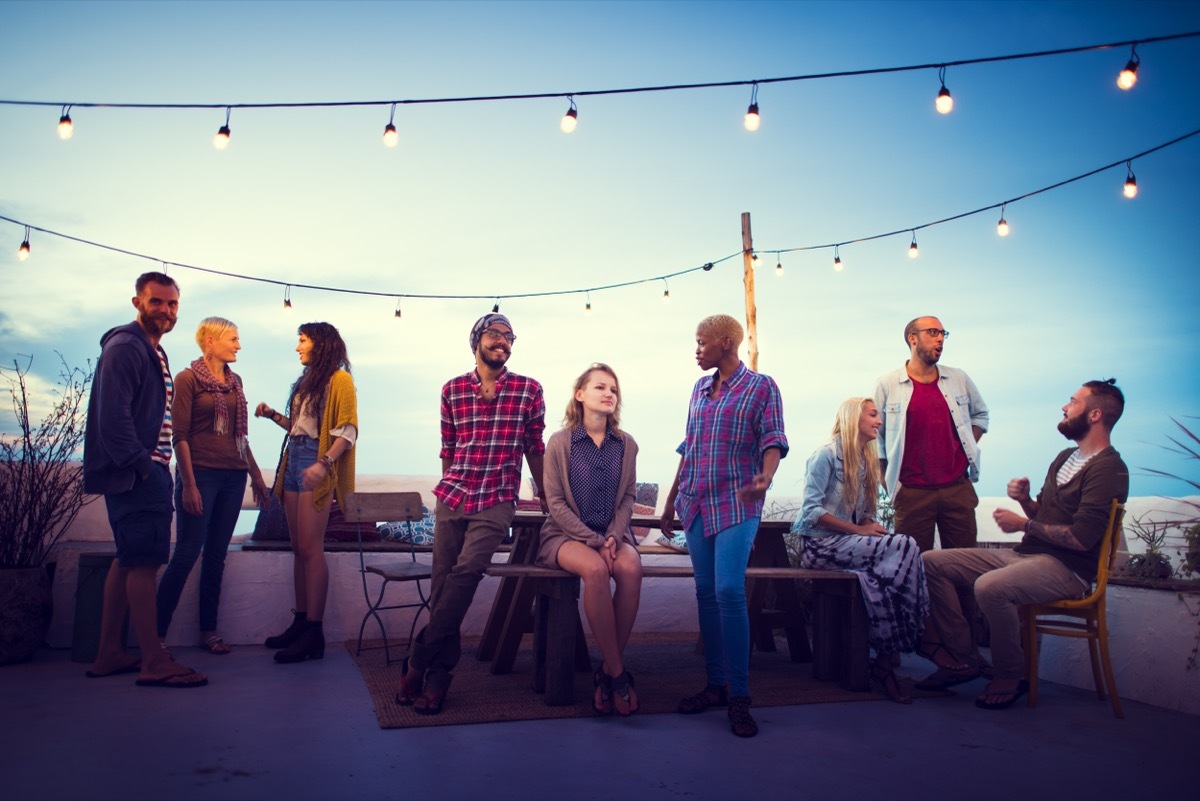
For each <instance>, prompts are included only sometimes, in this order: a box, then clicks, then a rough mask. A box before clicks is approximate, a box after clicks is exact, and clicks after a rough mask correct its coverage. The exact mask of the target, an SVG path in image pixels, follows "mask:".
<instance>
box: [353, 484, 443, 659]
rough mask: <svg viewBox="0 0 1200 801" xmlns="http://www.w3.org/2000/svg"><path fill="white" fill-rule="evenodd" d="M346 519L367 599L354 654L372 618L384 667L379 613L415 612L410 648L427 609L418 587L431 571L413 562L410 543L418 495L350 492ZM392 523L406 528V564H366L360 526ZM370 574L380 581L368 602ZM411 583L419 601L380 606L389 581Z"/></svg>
mask: <svg viewBox="0 0 1200 801" xmlns="http://www.w3.org/2000/svg"><path fill="white" fill-rule="evenodd" d="M343 514H345V516H346V521H347V522H350V523H355V524H356V526H355V528H356V530H357V532H358V567H359V572H360V573H361V574H362V583H363V596H364V597H365V598H366V599H367V613H366V614H365V615H363V619H362V624H361V625H359V627H358V647H357V649H356V650H355V652H354V653H355V654H356V655H357V654H359V653H361V652H362V640H363V630H364V629H365V628H366V626H367V620H368V619H369V618H372V617H373V618H375V622H376V623H378V624H379V631H380V633H381V634H382V635H383V653H384V659H385V660H386V664H388V665H390V664H391V663H392V657H391V651H390V650H389V649H388V636H387V629H386V628H384V625H383V619H382V618H380V617H379V613H380V612H385V611H388V610H391V609H416V610H417V611H416V613H414V614H413V620H412V625H411V626H409V629H408V642H409V647H410V648H411V647H412V639H413V633H414V632H415V631H416V630H417V620H418V619H419V618H420V617H421V612H422V611H427V610H428V609H429V599H428V598H426V597H425V590H424V589H423V588H422V587H421V582H422V581H423V580H426V579H429V578H430V577H431V575H432V568H431V567H430V566H429V565H424V564H421V563H420V562H418V561H417V549H416V546H415V544H414V543H413V541H412V524H413V521H414V520H420V519H421V516H422V514H423V511H422V508H421V493H419V492H352V493H350V495H349V496H348V497H347V499H346V508H345V509H344V510H343ZM394 520H403V521H404V524H405V525H406V526H407V527H408V533H409V545H408V549H409V550H408V552H409V557H410V559H409V561H403V562H400V563H399V564H394V565H390V566H386V567H385V566H381V565H368V564H367V563H366V558H365V555H364V551H365V549H364V548H363V538H362V527H363V524H364V523H370V524H371V525H374V524H376V523H385V522H389V521H394ZM368 573H374V574H375V575H376V576H379V577H380V578H381V579H383V583H382V584H380V585H379V592H378V594H377V595H375V596H374V599H373V600H372V593H371V588H370V586H369V585H368V583H367V574H368ZM408 581H412V582H415V583H416V585H417V595H418V596H419V597H420V599H421V600H420V601H413V602H411V603H403V604H386V605H385V604H384V602H383V597H384V595H385V594H386V593H387V587H388V584H391V583H392V582H408Z"/></svg>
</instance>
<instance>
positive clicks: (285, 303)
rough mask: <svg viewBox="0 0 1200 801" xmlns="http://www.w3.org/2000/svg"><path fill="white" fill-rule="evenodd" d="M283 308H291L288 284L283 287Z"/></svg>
mask: <svg viewBox="0 0 1200 801" xmlns="http://www.w3.org/2000/svg"><path fill="white" fill-rule="evenodd" d="M283 308H285V309H290V308H292V285H291V284H288V285H287V286H285V287H284V288H283Z"/></svg>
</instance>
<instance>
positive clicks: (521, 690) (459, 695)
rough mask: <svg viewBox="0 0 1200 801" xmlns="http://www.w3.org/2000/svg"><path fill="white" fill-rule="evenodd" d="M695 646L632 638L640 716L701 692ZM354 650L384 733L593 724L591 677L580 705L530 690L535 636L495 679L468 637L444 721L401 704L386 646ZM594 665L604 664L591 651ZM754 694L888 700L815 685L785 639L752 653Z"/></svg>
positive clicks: (397, 649) (579, 676)
mask: <svg viewBox="0 0 1200 801" xmlns="http://www.w3.org/2000/svg"><path fill="white" fill-rule="evenodd" d="M696 639H697V635H696V633H695V632H692V633H686V632H662V633H637V632H635V633H634V634H633V636H632V637H631V639H630V641H629V645H628V646H627V647H626V649H625V666H626V668H627V669H628V670H629V672H630V673H632V674H633V675H634V679H635V681H636V682H637V686H636V689H637V694H638V699H639V702H640V709H639V711H638V713H637V714H639V715H650V714H655V713H658V712H672V713H674V712H675V707H676V705H677V704H678V703H679V699H680V698H682V697H684V696H685V695H691V694H692V693H695V692H698V691H699V690H700V689H701V688H702V687H703V686H704V684H705V680H704V658H703V657H702V656H701V655H699V654H697V653H696ZM355 644H356V643H355V641H353V640H351V641H349V642H347V643H346V649H347V650H348V651H349V652H350V655H351V656H352V657H353V658H354V660H355V662H357V663H358V666H359V668H360V669H361V670H362V674H363V678H364V679H365V680H366V682H367V690H368V691H369V692H370V693H371V700H372V701H373V702H374V704H375V715H376V717H378V718H379V726H380V728H384V729H395V728H407V727H412V726H448V725H460V724H463V723H494V722H498V721H506V720H537V719H544V718H573V717H592V716H593V714H594V713H593V712H592V676H591V674H590V673H576V674H575V703H574V704H573V705H570V706H547V705H546V702H545V701H544V700H543V696H542V695H540V694H538V693H535V692H534V691H533V689H532V687H531V681H532V678H533V650H532V647H533V638H532V635H526V636H525V639H524V641H523V642H522V644H521V650H520V651H519V652H518V654H517V658H516V661H515V662H514V664H513V671H512V673H508V674H504V675H499V676H493V675H492V673H491V666H492V663H491V662H480V661H479V660H478V659H476V658H475V650H476V645H477V644H478V638H464V640H463V655H462V659H461V661H459V663H458V667H457V668H456V669H455V671H454V683H453V684H452V685H451V687H450V691H449V693H448V694H447V696H446V704H445V706H444V707H443V708H442V712H441V714H440V715H418V714H417V713H416V712H414V711H413V709H412V707H404V706H400V705H398V704H397V703H396V687H397V685H398V684H399V681H400V662H399V661H397V660H395V659H394V658H393V661H392V664H391V666H390V667H389V666H385V665H384V657H383V649H382V648H371V650H366V649H367V648H368V647H371V646H380V645H382V642H381V641H375V642H364V643H363V646H364V650H363V652H362V653H361V654H359V655H358V656H355V655H354V650H355ZM403 653H404V645H403V643H400V644H399V645H397V644H393V645H392V654H393V657H395V655H396V654H401V655H403ZM592 661H593V664H598V663H599V658H598V652H597V651H596V649H595V648H594V647H593V648H592ZM750 694H751V696H752V697H753V698H754V706H755V707H767V706H786V705H790V704H822V703H830V702H834V701H873V700H880V699H883V698H884V696H883V695H882V694H881V693H878V692H874V691H872V692H866V693H860V692H849V691H847V690H843V689H842V688H841V687H840V686H839V685H838V683H837V682H835V681H818V680H817V679H814V678H813V676H812V665H811V664H810V663H800V662H792V661H791V659H790V657H789V656H788V652H787V644H786V643H785V642H784V641H783V640H782V639H781V640H780V642H779V649H778V650H777V651H776V652H775V653H763V652H760V651H754V652H753V653H752V654H751V656H750Z"/></svg>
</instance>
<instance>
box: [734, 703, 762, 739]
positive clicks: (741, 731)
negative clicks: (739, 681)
mask: <svg viewBox="0 0 1200 801" xmlns="http://www.w3.org/2000/svg"><path fill="white" fill-rule="evenodd" d="M729 728H730V729H732V730H733V733H734V734H736V735H737V736H738V737H753V736H754V735H756V734H758V724H757V723H755V722H754V718H752V717H751V716H750V696H748V695H736V696H734V697H732V698H730V699H729Z"/></svg>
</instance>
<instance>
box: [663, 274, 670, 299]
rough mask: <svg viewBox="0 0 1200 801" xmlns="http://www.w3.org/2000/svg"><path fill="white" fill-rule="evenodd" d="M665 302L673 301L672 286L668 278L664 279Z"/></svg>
mask: <svg viewBox="0 0 1200 801" xmlns="http://www.w3.org/2000/svg"><path fill="white" fill-rule="evenodd" d="M662 282H663V303H670V302H671V287H670V285H668V284H667V279H665V278H664V279H663V280H662Z"/></svg>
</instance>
